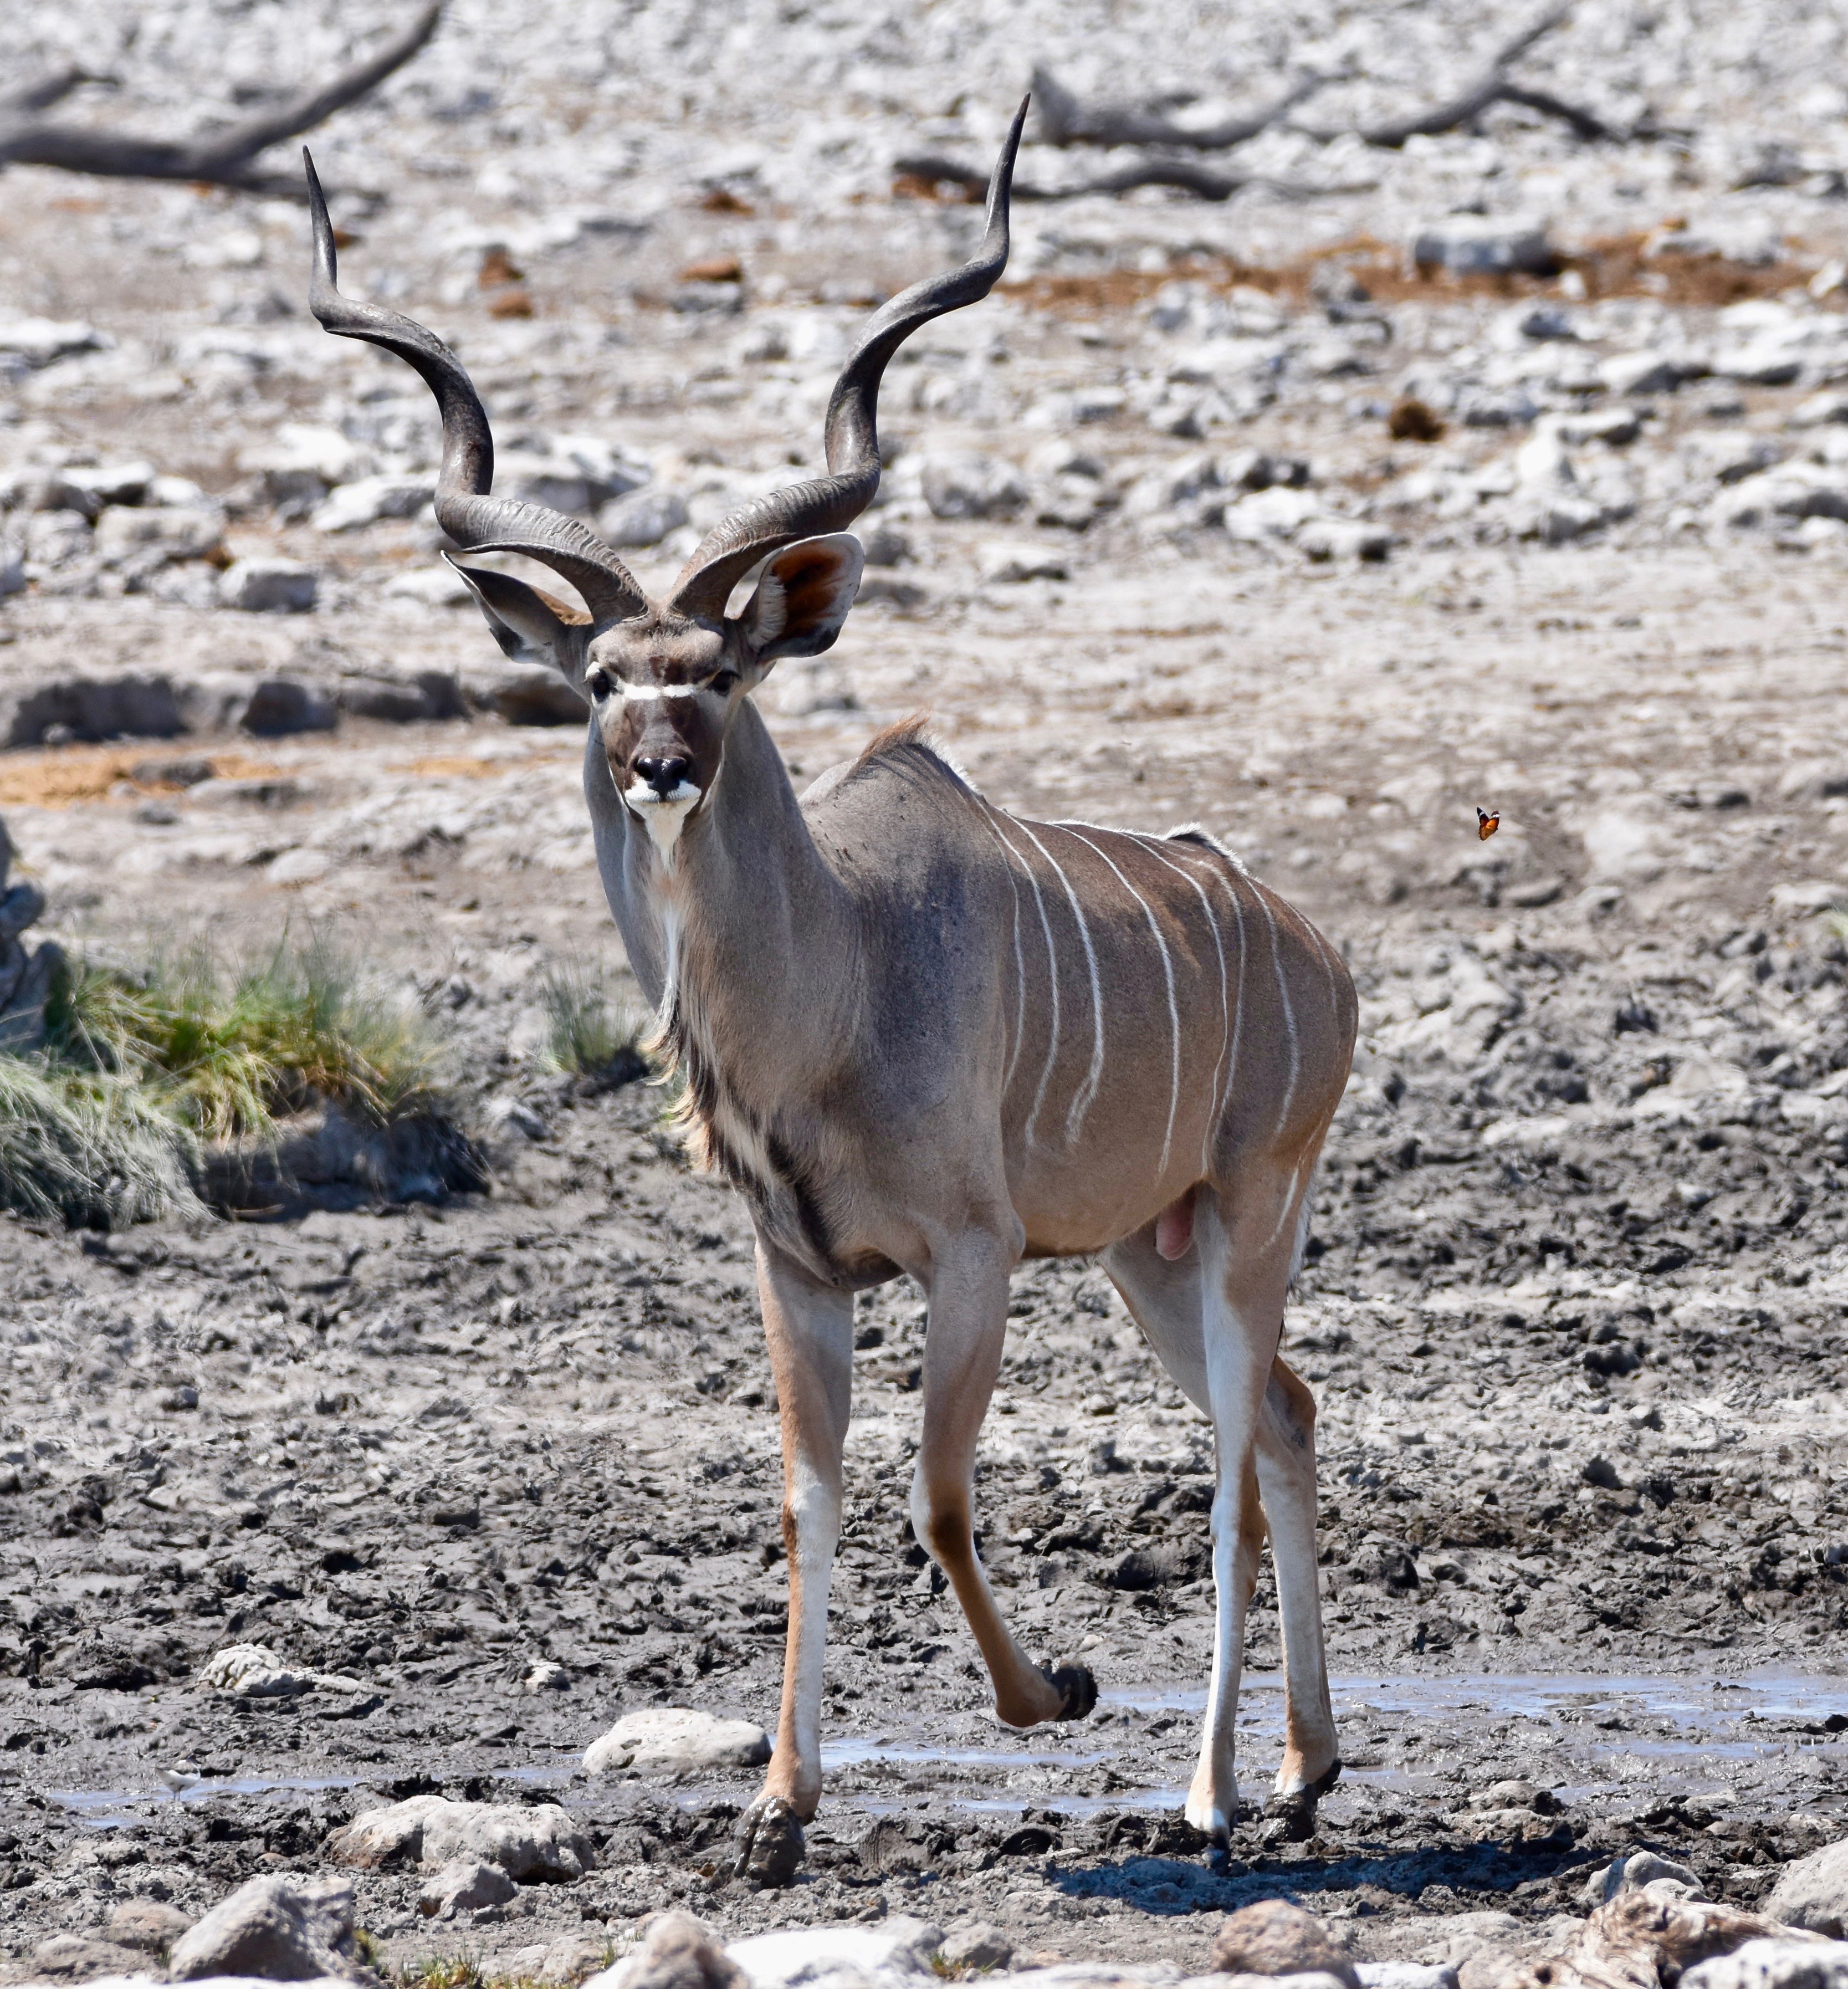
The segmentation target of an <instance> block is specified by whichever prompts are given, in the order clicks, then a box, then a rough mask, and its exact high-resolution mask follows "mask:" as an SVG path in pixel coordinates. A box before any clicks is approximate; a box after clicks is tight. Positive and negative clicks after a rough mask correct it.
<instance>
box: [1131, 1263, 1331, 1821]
mask: <svg viewBox="0 0 1848 1989" xmlns="http://www.w3.org/2000/svg"><path fill="white" fill-rule="evenodd" d="M1104 1263H1105V1269H1107V1270H1108V1272H1109V1273H1110V1276H1111V1279H1112V1282H1113V1283H1115V1286H1116V1288H1117V1289H1118V1291H1119V1293H1122V1299H1123V1303H1125V1305H1126V1306H1129V1310H1130V1312H1131V1313H1132V1316H1134V1318H1135V1320H1136V1323H1137V1324H1138V1325H1139V1327H1141V1328H1142V1332H1143V1334H1144V1336H1145V1337H1146V1339H1147V1340H1148V1342H1149V1345H1150V1346H1151V1347H1153V1348H1154V1350H1155V1351H1156V1354H1158V1355H1159V1357H1160V1359H1161V1362H1162V1364H1163V1367H1166V1369H1167V1371H1168V1372H1169V1374H1171V1375H1172V1376H1173V1377H1174V1380H1175V1381H1176V1383H1177V1384H1179V1386H1180V1388H1181V1389H1182V1390H1183V1391H1184V1392H1185V1393H1186V1395H1187V1396H1188V1398H1190V1400H1191V1401H1193V1402H1194V1403H1195V1404H1196V1405H1197V1406H1198V1407H1199V1408H1201V1409H1202V1410H1203V1411H1206V1413H1207V1414H1208V1415H1211V1413H1212V1401H1211V1398H1210V1392H1209V1390H1208V1388H1207V1358H1206V1343H1205V1339H1204V1335H1203V1304H1204V1301H1203V1295H1202V1289H1201V1281H1200V1251H1199V1249H1198V1247H1197V1245H1190V1247H1189V1248H1188V1249H1186V1251H1185V1252H1183V1254H1182V1255H1180V1257H1179V1258H1176V1259H1167V1258H1164V1257H1163V1255H1161V1254H1160V1253H1159V1251H1158V1250H1157V1249H1156V1245H1155V1240H1154V1232H1153V1230H1152V1228H1146V1229H1142V1230H1139V1231H1138V1232H1136V1235H1132V1236H1128V1237H1125V1238H1124V1239H1123V1241H1122V1242H1120V1243H1118V1244H1115V1245H1112V1248H1111V1249H1109V1250H1108V1252H1106V1253H1105V1259H1104ZM1314 1433H1315V1400H1314V1398H1313V1397H1312V1396H1311V1394H1309V1391H1308V1388H1306V1387H1305V1384H1303V1382H1302V1381H1301V1379H1300V1378H1299V1377H1298V1376H1297V1375H1296V1374H1295V1373H1293V1372H1292V1371H1291V1369H1290V1368H1289V1367H1288V1365H1287V1364H1285V1363H1284V1361H1283V1360H1281V1358H1277V1359H1274V1360H1272V1362H1271V1372H1270V1377H1269V1379H1268V1382H1267V1384H1266V1386H1265V1389H1264V1406H1263V1408H1262V1410H1261V1412H1260V1414H1259V1416H1258V1421H1257V1457H1256V1466H1257V1496H1258V1499H1259V1501H1260V1502H1261V1504H1262V1507H1263V1527H1264V1530H1268V1532H1269V1533H1270V1535H1271V1549H1272V1554H1273V1557H1274V1560H1275V1564H1276V1571H1277V1593H1278V1614H1279V1616H1280V1618H1281V1622H1282V1628H1283V1639H1284V1726H1285V1733H1286V1739H1285V1742H1284V1759H1283V1765H1282V1767H1281V1768H1280V1769H1279V1770H1278V1777H1277V1793H1276V1794H1274V1796H1273V1797H1272V1798H1271V1801H1270V1802H1269V1803H1267V1804H1266V1805H1265V1810H1266V1813H1267V1814H1281V1815H1283V1816H1284V1817H1285V1818H1286V1819H1287V1820H1288V1823H1289V1825H1290V1829H1289V1832H1288V1834H1289V1835H1291V1837H1295V1836H1297V1835H1299V1834H1300V1835H1305V1836H1306V1835H1308V1830H1309V1828H1313V1823H1314V1818H1315V1801H1316V1798H1318V1796H1319V1795H1320V1794H1322V1791H1324V1790H1325V1789H1326V1788H1328V1787H1330V1786H1331V1785H1332V1784H1333V1782H1334V1781H1335V1777H1336V1775H1337V1774H1339V1771H1340V1763H1339V1761H1338V1760H1336V1758H1335V1729H1334V1722H1333V1720H1332V1716H1331V1714H1330V1712H1329V1707H1328V1672H1327V1668H1326V1663H1325V1658H1324V1653H1323V1645H1322V1603H1321V1578H1320V1575H1319V1572H1318V1567H1317V1564H1316V1557H1315V1434H1314ZM1247 1503H1248V1502H1247ZM1254 1525H1255V1522H1254V1520H1251V1519H1250V1518H1247V1520H1245V1522H1244V1533H1243V1534H1241V1539H1240V1550H1239V1553H1238V1555H1237V1558H1238V1560H1239V1561H1240V1565H1241V1567H1242V1569H1243V1575H1244V1583H1245V1586H1244V1598H1245V1605H1246V1607H1247V1609H1248V1608H1249V1607H1250V1603H1251V1589H1252V1586H1253V1585H1254V1583H1255V1581H1256V1578H1257V1550H1258V1545H1259V1540H1258V1538H1257V1537H1254ZM1305 1826H1307V1827H1305Z"/></svg>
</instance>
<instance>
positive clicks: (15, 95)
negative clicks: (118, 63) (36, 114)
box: [0, 63, 116, 117]
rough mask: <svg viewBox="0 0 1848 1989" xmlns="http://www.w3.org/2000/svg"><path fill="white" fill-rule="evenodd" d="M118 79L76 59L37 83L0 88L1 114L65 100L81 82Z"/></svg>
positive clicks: (35, 108)
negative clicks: (99, 73)
mask: <svg viewBox="0 0 1848 1989" xmlns="http://www.w3.org/2000/svg"><path fill="white" fill-rule="evenodd" d="M115 80H116V79H115V78H114V77H113V76H97V75H95V74H93V73H92V72H91V71H90V70H89V69H79V68H78V67H77V66H76V64H75V63H72V64H70V65H69V66H66V68H63V69H53V70H52V72H51V73H50V74H49V75H48V76H40V77H39V80H38V81H37V82H36V83H22V84H21V86H19V88H18V89H17V90H0V117H5V116H6V115H7V114H9V113H12V112H15V111H18V112H24V111H28V110H49V109H50V108H51V107H52V105H53V104H54V103H62V102H63V100H64V99H65V98H66V97H68V96H69V94H70V93H71V92H72V91H73V90H75V89H76V88H77V87H78V86H79V85H80V84H82V83H111V84H113V83H114V82H115Z"/></svg>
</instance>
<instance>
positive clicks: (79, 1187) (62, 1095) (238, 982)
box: [0, 937, 442, 1228]
mask: <svg viewBox="0 0 1848 1989" xmlns="http://www.w3.org/2000/svg"><path fill="white" fill-rule="evenodd" d="M441 1054H442V1052H441V1045H439V1043H438V1040H437V1038H436V1036H435V1032H434V1031H433V1029H432V1025H431V1024H430V1023H429V1022H428V1018H425V1016H424V1015H423V1014H422V1013H421V1011H420V1010H418V1009H417V1008H415V1007H413V1006H411V1005H408V1004H406V1003H404V1002H401V1001H398V1000H396V999H394V998H392V997H391V995H390V994H388V993H386V992H385V991H383V990H381V989H379V988H377V987H375V986H374V985H373V984H372V983H371V981H370V980H369V979H368V978H367V976H366V975H365V974H364V973H363V972H362V971H360V969H359V967H357V965H356V964H354V962H353V961H351V960H350V959H349V958H348V957H347V956H345V955H344V954H340V953H339V952H337V951H336V950H334V949H333V948H332V947H329V946H328V945H327V944H325V943H324V942H323V940H320V939H318V938H316V939H313V940H310V941H308V942H307V943H306V944H298V943H296V942H293V941H291V940H289V939H288V938H286V937H285V938H284V940H283V942H282V943H281V944H279V945H278V946H276V947H275V948H274V949H273V950H272V951H270V952H269V953H267V954H263V955H261V956H258V957H253V958H251V959H248V960H245V961H242V962H227V961H223V960H222V959H220V958H219V957H217V956H215V954H212V952H211V951H210V950H208V949H206V948H205V947H192V948H190V949H188V950H184V951H177V952H175V953H174V954H170V955H168V956H165V957H161V958H159V959H157V961H155V963H154V965H153V966H152V967H150V968H149V969H147V971H145V972H142V973H139V974H136V973H130V972H127V971H124V970H122V969H120V968H118V967H106V966H100V965H97V964H94V963H91V962H84V961H79V962H76V963H75V964H70V965H68V966H66V967H63V968H62V969H61V970H60V973H59V979H58V981H57V983H56V986H55V988H54V989H53V991H52V999H51V1001H50V1002H49V1005H48V1006H47V1008H46V1035H45V1040H44V1042H43V1043H42V1045H39V1048H37V1049H35V1050H33V1051H32V1052H29V1053H24V1054H19V1053H10V1052H0V1208H12V1209H16V1210H19V1211H22V1212H23V1213H25V1214H27V1215H37V1216H50V1215H62V1216H63V1218H65V1219H66V1221H67V1222H76V1223H93V1224H94V1223H100V1224H103V1225H107V1226H108V1227H110V1228H116V1227H118V1226H120V1225H124V1224H126V1223H130V1222H140V1221H144V1220H146V1219H147V1218H151V1217H154V1216H158V1215H168V1214H174V1213H183V1214H199V1213H202V1212H203V1208H202V1205H201V1202H200V1201H199V1200H198V1194H197V1191H196V1184H197V1183H198V1180H199V1179H200V1173H199V1162H200V1158H201V1147H203V1146H204V1145H205V1144H208V1143H215V1142H223V1141H229V1140H258V1141H262V1140H271V1139H273V1138H274V1137H275V1135H276V1128H277V1122H278V1121H279V1120H281V1119H282V1118H283V1117H285V1116H287V1115H288V1114H289V1113H294V1112H299V1111H302V1110H306V1109H307V1108H308V1107H310V1106H313V1105H315V1104H317V1103H321V1102H323V1101H327V1100H331V1101H335V1102H337V1103H339V1104H340V1106H342V1107H343V1108H344V1110H346V1111H347V1113H350V1115H351V1116H354V1117H355V1118H358V1119H361V1120H367V1121H369V1122H370V1123H374V1124H376V1125H381V1126H382V1125H385V1124H388V1123H391V1121H393V1120H397V1119H399V1118H401V1117H404V1116H409V1115H411V1114H415V1113H423V1112H426V1111H433V1110H435V1109H436V1108H437V1106H438V1103H439V1097H438V1086H439V1081H440V1069H439V1066H440V1061H441Z"/></svg>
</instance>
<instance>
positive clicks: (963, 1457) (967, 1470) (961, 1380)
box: [911, 1233, 1097, 1726]
mask: <svg viewBox="0 0 1848 1989" xmlns="http://www.w3.org/2000/svg"><path fill="white" fill-rule="evenodd" d="M1012 1269H1013V1259H1012V1257H1011V1255H1010V1253H1009V1252H1007V1250H1006V1249H1005V1248H1004V1246H1003V1245H1002V1243H1001V1242H1000V1238H997V1237H994V1236H991V1235H986V1234H976V1233H972V1234H970V1235H966V1236H964V1237H962V1238H958V1239H957V1242H956V1245H955V1247H954V1249H953V1250H951V1251H949V1252H945V1253H944V1254H943V1257H942V1258H941V1259H940V1260H939V1262H937V1263H936V1264H934V1265H933V1266H932V1269H931V1279H930V1294H929V1296H930V1323H929V1327H928V1328H927V1329H926V1333H925V1337H924V1430H923V1435H922V1440H921V1442H920V1443H919V1449H918V1463H917V1469H916V1472H915V1474H914V1475H913V1476H912V1486H911V1523H912V1531H913V1532H914V1533H916V1535H917V1537H918V1539H919V1542H920V1543H921V1544H922V1546H924V1547H926V1548H927V1549H928V1550H929V1552H930V1554H931V1555H932V1557H933V1558H934V1559H935V1560H936V1563H937V1565H938V1566H939V1567H941V1568H942V1569H943V1572H944V1574H946V1575H947V1576H948V1577H949V1585H950V1587H952V1588H953V1589H954V1590H955V1591H956V1600H957V1601H958V1602H959V1603H960V1604H962V1608H963V1615H964V1616H965V1617H966V1618H967V1620H968V1623H969V1627H970V1630H971V1632H973V1634H974V1637H975V1640H976V1645H977V1647H978V1648H980V1651H981V1653H982V1659H983V1662H984V1663H985V1664H986V1665H987V1667H988V1676H990V1679H993V1682H994V1706H995V1711H996V1712H997V1713H998V1714H999V1715H1000V1717H1001V1719H1002V1720H1004V1721H1005V1722H1006V1723H1007V1725H1008V1726H1037V1724H1038V1723H1040V1722H1041V1720H1081V1719H1083V1718H1084V1716H1085V1714H1086V1713H1088V1712H1089V1711H1090V1710H1091V1709H1092V1706H1095V1704H1096V1703H1097V1686H1096V1682H1095V1680H1094V1679H1092V1676H1091V1674H1090V1672H1088V1671H1087V1670H1085V1668H1084V1667H1083V1666H1082V1665H1061V1666H1058V1668H1056V1669H1054V1670H1051V1671H1042V1670H1041V1669H1040V1667H1039V1666H1038V1665H1036V1664H1034V1662H1033V1661H1032V1660H1031V1659H1030V1658H1029V1657H1028V1656H1027V1654H1026V1652H1024V1651H1023V1650H1022V1649H1021V1648H1020V1645H1018V1644H1017V1643H1016V1642H1015V1641H1014V1635H1013V1633H1012V1632H1010V1630H1009V1628H1007V1624H1006V1622H1005V1621H1004V1620H1003V1618H1002V1615H1001V1612H1000V1609H999V1608H997V1606H996V1603H995V1599H994V1593H993V1590H991V1589H990V1587H989V1586H988V1577H987V1574H985V1573H984V1572H983V1567H982V1564H981V1561H980V1558H979V1557H978V1556H977V1555H976V1547H975V1530H974V1525H973V1513H972V1507H971V1500H972V1493H973V1484H974V1480H975V1454H976V1440H977V1438H979V1437H980V1435H981V1431H982V1419H983V1417H984V1416H985V1415H987V1412H988V1401H989V1398H990V1395H992V1394H993V1392H994V1384H995V1377H996V1376H997V1374H999V1373H1000V1366H1001V1348H1002V1343H1003V1340H1004V1338H1005V1337H1006V1334H1007V1279H1008V1274H1009V1272H1010V1271H1011V1270H1012Z"/></svg>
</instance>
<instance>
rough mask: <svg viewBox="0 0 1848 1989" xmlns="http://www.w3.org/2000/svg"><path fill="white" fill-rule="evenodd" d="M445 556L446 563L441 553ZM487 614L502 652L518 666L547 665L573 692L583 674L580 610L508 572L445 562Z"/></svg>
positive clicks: (587, 625) (586, 626)
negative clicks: (563, 678)
mask: <svg viewBox="0 0 1848 1989" xmlns="http://www.w3.org/2000/svg"><path fill="white" fill-rule="evenodd" d="M443 557H444V558H445V559H449V555H448V554H447V553H445V554H444V555H443ZM449 564H450V565H452V567H454V568H455V571H457V572H458V573H459V574H461V575H462V578H463V579H464V580H465V581H467V583H468V585H469V592H470V593H471V594H472V595H474V596H475V601H476V606H477V607H478V608H480V610H481V612H482V614H483V615H486V618H487V622H488V627H489V630H490V631H491V632H492V635H493V637H494V639H495V641H496V642H498V643H499V645H500V646H501V648H502V649H503V651H505V652H506V654H507V655H508V656H511V657H512V658H513V660H514V661H515V662H519V663H550V665H551V666H552V667H553V669H556V670H558V671H560V672H561V673H563V674H564V677H565V679H566V680H567V682H568V683H570V684H571V685H572V686H573V687H574V688H575V687H576V686H577V684H578V683H580V681H581V679H582V678H583V676H584V639H585V637H586V636H587V635H589V633H590V630H591V618H590V617H589V615H587V614H585V613H584V611H583V609H582V608H568V607H567V606H566V605H565V604H564V601H559V600H556V599H554V598H553V596H552V595H549V594H541V593H540V591H539V589H538V588H536V587H529V586H527V585H526V582H525V581H523V580H516V579H514V578H513V576H512V575H511V574H505V573H496V571H494V570H493V568H492V567H485V566H464V565H463V564H462V562H461V561H459V560H455V559H449Z"/></svg>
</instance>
